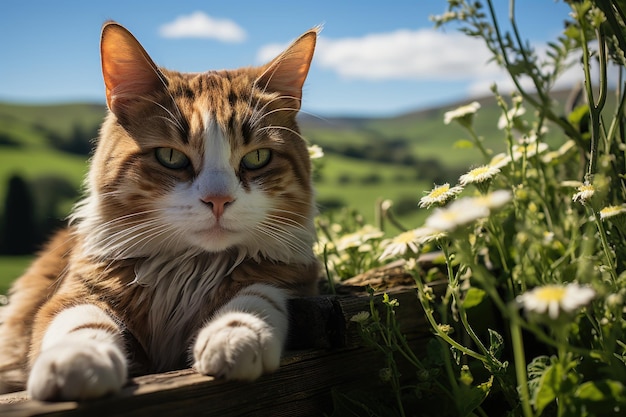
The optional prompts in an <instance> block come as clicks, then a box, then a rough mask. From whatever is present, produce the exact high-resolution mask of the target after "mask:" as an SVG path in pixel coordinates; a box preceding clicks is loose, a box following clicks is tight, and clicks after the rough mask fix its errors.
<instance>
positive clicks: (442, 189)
mask: <svg viewBox="0 0 626 417" xmlns="http://www.w3.org/2000/svg"><path fill="white" fill-rule="evenodd" d="M449 190H450V184H444V185H442V186H440V187H437V188H435V189H433V190H432V191H431V192H430V194H428V197H430V198H439V197H441V196H442V195H444V194H445V193H447V192H448V191H449Z"/></svg>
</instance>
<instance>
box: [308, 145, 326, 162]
mask: <svg viewBox="0 0 626 417" xmlns="http://www.w3.org/2000/svg"><path fill="white" fill-rule="evenodd" d="M308 150H309V158H311V159H319V158H322V157H323V156H324V150H323V149H322V148H321V147H320V146H318V145H311V146H309V147H308Z"/></svg>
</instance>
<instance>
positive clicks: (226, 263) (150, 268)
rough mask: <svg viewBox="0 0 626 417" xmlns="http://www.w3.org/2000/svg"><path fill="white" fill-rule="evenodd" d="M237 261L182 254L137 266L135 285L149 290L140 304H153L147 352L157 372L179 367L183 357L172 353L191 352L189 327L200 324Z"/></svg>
mask: <svg viewBox="0 0 626 417" xmlns="http://www.w3.org/2000/svg"><path fill="white" fill-rule="evenodd" d="M233 262H234V261H233V260H232V259H230V258H229V257H227V256H225V255H213V256H208V255H204V256H202V255H196V256H184V255H181V256H179V257H174V258H171V259H165V260H164V259H162V258H158V257H157V258H152V259H147V260H144V261H142V262H141V263H140V264H138V265H137V267H136V268H135V274H136V279H135V282H134V283H133V284H132V285H141V286H143V287H145V289H144V290H143V294H144V296H143V297H140V298H139V301H138V302H140V303H141V302H149V303H151V305H150V309H149V313H148V320H147V323H145V325H146V326H148V332H147V333H148V334H149V338H148V342H147V346H146V349H147V352H146V353H147V354H148V356H149V358H150V361H151V363H152V365H153V366H154V367H155V368H156V369H155V370H167V369H172V368H173V367H175V366H177V365H179V364H178V363H177V362H178V361H179V358H180V357H179V356H178V355H172V352H188V351H189V342H190V341H189V336H190V335H189V334H185V333H186V332H188V330H189V324H190V323H194V322H197V321H198V314H200V312H201V311H203V309H204V307H205V306H206V305H207V304H208V303H209V301H210V298H211V297H212V296H213V295H212V294H213V292H214V291H215V289H216V287H217V286H218V285H219V283H220V282H221V281H222V279H224V277H225V276H226V275H228V274H229V273H230V272H231V270H232V268H233V266H234V265H233ZM208 319H209V317H206V318H204V320H208ZM198 324H200V325H201V324H202V322H200V323H198Z"/></svg>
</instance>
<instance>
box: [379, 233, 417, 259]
mask: <svg viewBox="0 0 626 417" xmlns="http://www.w3.org/2000/svg"><path fill="white" fill-rule="evenodd" d="M408 250H410V251H411V252H413V253H417V252H418V251H419V242H418V241H417V236H416V234H415V231H414V230H409V231H407V232H404V233H400V234H399V235H398V236H396V237H394V238H393V239H391V240H390V241H388V242H386V246H385V250H384V251H383V253H382V255H380V257H379V258H378V259H379V260H381V261H382V260H384V259H388V258H394V257H396V256H401V255H404V254H405V253H406V252H407V251H408Z"/></svg>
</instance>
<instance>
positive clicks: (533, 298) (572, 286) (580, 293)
mask: <svg viewBox="0 0 626 417" xmlns="http://www.w3.org/2000/svg"><path fill="white" fill-rule="evenodd" d="M595 295H596V292H595V291H594V290H593V289H592V288H590V287H587V286H582V285H579V284H577V283H569V284H567V285H562V284H552V285H544V286H542V287H536V288H533V289H532V290H530V291H527V292H525V293H524V294H522V295H519V296H518V297H517V298H516V300H517V302H518V303H519V304H521V305H522V307H524V309H525V310H526V311H527V312H531V313H537V314H542V315H543V314H546V313H548V316H549V317H550V318H551V319H553V320H555V319H557V318H558V317H559V312H560V311H563V312H565V313H572V312H574V311H576V310H578V309H580V308H581V307H584V306H586V305H587V304H589V302H590V301H591V300H592V299H593V298H594V297H595Z"/></svg>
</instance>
